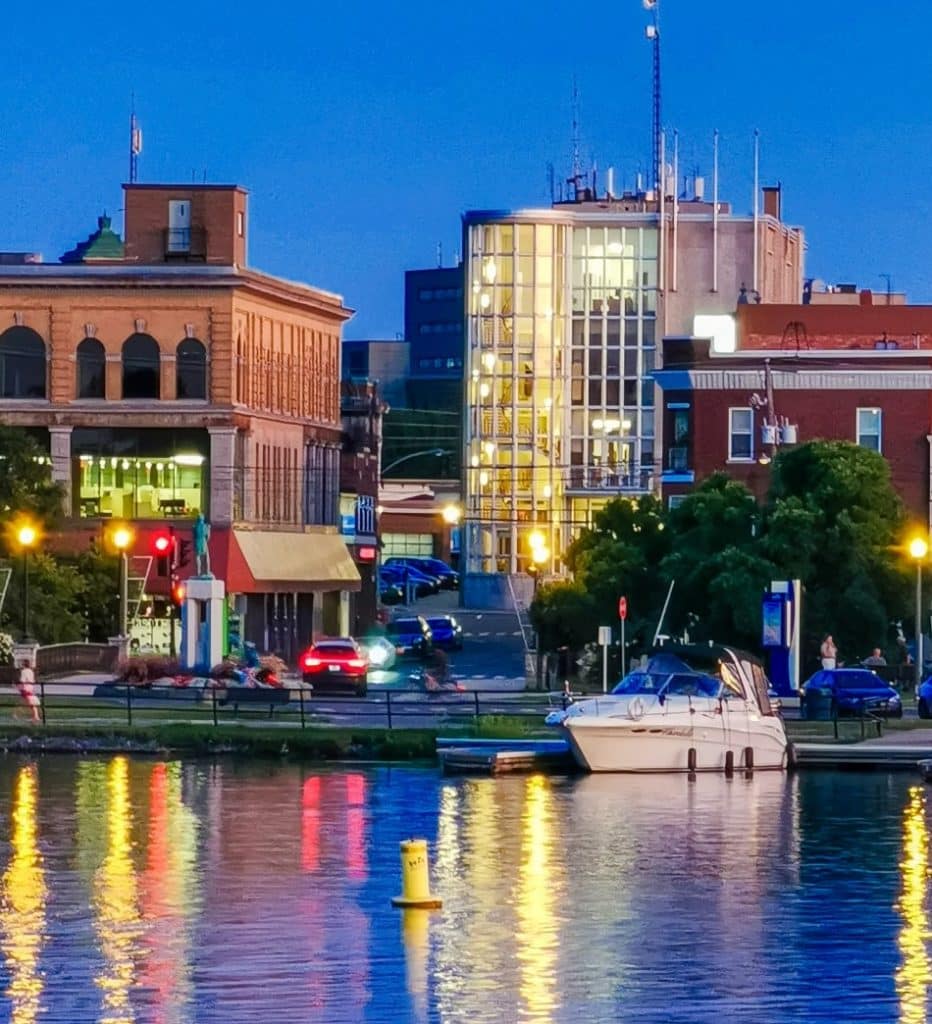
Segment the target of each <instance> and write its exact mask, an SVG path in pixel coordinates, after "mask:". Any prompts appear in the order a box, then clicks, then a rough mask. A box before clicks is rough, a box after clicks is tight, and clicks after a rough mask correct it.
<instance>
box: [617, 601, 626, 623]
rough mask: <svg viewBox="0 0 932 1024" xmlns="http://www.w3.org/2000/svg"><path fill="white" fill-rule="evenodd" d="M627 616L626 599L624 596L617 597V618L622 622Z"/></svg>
mask: <svg viewBox="0 0 932 1024" xmlns="http://www.w3.org/2000/svg"><path fill="white" fill-rule="evenodd" d="M627 617H628V599H627V598H626V597H624V596H622V597H619V598H618V618H619V619H621V621H622V622H624V621H625V619H626V618H627Z"/></svg>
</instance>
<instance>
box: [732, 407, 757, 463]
mask: <svg viewBox="0 0 932 1024" xmlns="http://www.w3.org/2000/svg"><path fill="white" fill-rule="evenodd" d="M753 457H754V413H753V412H752V411H751V410H750V409H729V410H728V458H729V459H751V458H753Z"/></svg>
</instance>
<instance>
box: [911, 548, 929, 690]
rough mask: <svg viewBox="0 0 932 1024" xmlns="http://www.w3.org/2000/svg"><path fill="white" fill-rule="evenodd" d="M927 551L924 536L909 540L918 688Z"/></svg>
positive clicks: (920, 673) (920, 677) (917, 684)
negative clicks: (913, 573) (913, 577)
mask: <svg viewBox="0 0 932 1024" xmlns="http://www.w3.org/2000/svg"><path fill="white" fill-rule="evenodd" d="M928 553H929V543H928V541H927V540H926V539H925V538H924V537H914V538H913V539H912V540H911V541H910V542H909V555H910V557H911V558H914V559H915V560H916V658H915V666H914V667H915V672H914V677H915V678H914V682H915V684H916V689H917V690H918V688H919V684H920V683H921V682H922V562H923V559H924V558H925V557H926V555H927V554H928Z"/></svg>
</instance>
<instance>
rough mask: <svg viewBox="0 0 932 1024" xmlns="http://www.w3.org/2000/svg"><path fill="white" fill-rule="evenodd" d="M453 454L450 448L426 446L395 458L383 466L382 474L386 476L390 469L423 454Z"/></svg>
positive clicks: (438, 456)
mask: <svg viewBox="0 0 932 1024" xmlns="http://www.w3.org/2000/svg"><path fill="white" fill-rule="evenodd" d="M451 454H452V452H450V451H449V449H447V448H424V449H423V450H422V451H419V452H411V453H410V454H409V455H402V456H401V458H400V459H395V460H394V461H393V462H390V463H389V464H388V465H387V466H383V467H382V470H381V474H382V476H385V474H386V473H387V472H389V470H392V469H394V468H395V466H400V465H401V463H402V462H407V461H408V459H416V458H418V457H419V456H421V455H435V456H436V457H437V458H440V456H441V455H451Z"/></svg>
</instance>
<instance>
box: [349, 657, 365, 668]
mask: <svg viewBox="0 0 932 1024" xmlns="http://www.w3.org/2000/svg"><path fill="white" fill-rule="evenodd" d="M348 664H349V665H350V666H351V667H352V668H365V667H366V662H365V659H364V658H350V660H349V662H348Z"/></svg>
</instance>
